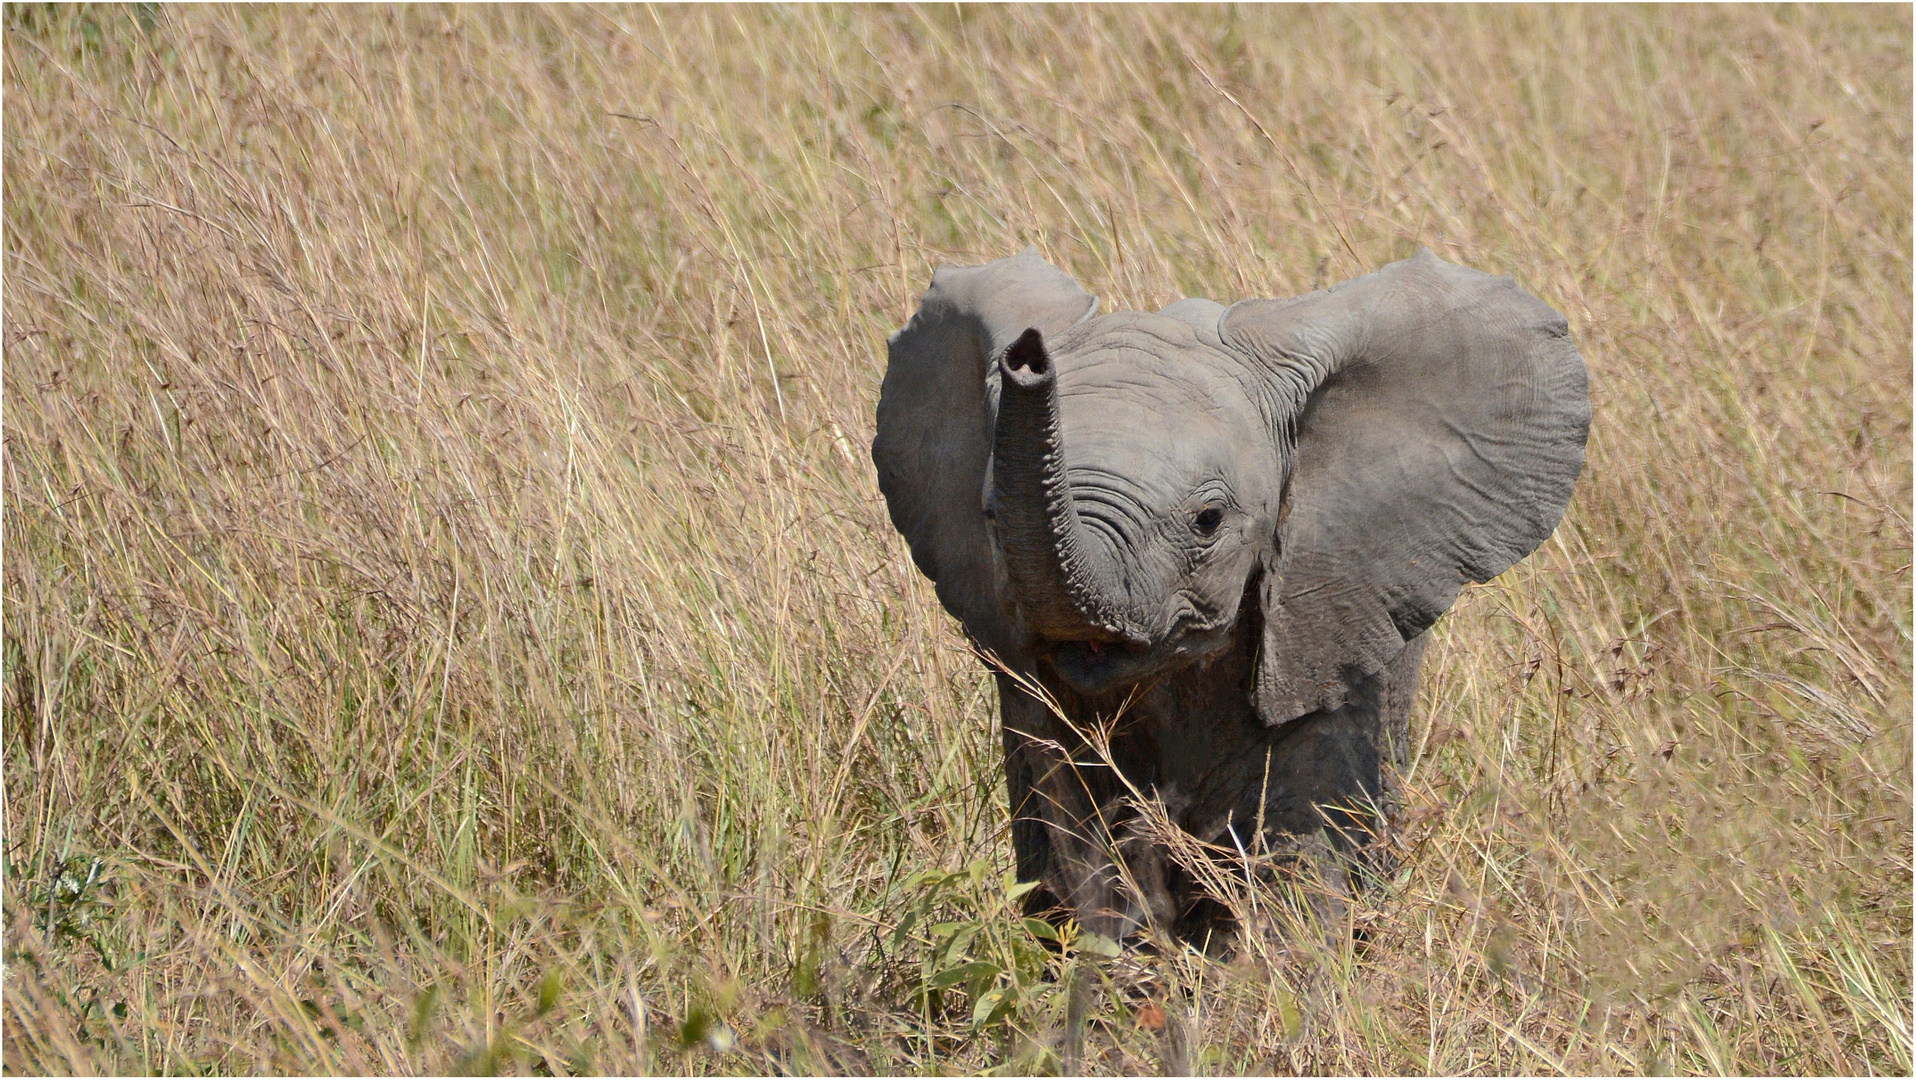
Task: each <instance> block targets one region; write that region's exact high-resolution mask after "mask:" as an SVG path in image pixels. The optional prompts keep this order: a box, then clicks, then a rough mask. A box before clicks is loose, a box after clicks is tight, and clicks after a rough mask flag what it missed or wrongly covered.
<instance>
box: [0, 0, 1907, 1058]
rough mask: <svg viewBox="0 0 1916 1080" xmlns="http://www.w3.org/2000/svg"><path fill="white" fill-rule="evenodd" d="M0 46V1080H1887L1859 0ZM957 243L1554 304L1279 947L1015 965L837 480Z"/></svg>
mask: <svg viewBox="0 0 1916 1080" xmlns="http://www.w3.org/2000/svg"><path fill="white" fill-rule="evenodd" d="M4 66H5V72H4V93H5V116H4V214H5V261H4V275H5V278H4V327H5V355H4V363H5V373H4V434H5V448H4V489H3V490H4V605H5V608H4V678H3V680H0V681H3V682H4V742H3V747H0V748H3V749H4V757H5V765H4V778H5V802H4V814H5V818H4V833H5V844H4V855H5V863H4V917H5V923H4V925H5V954H4V983H0V997H3V998H4V1027H5V1035H4V1064H5V1067H6V1069H7V1070H8V1071H13V1072H118V1071H130V1072H259V1071H273V1072H336V1071H346V1072H375V1073H388V1072H391V1073H404V1072H435V1071H442V1070H470V1071H520V1072H534V1073H538V1072H550V1073H561V1072H565V1071H568V1070H569V1071H574V1072H593V1071H601V1072H632V1071H645V1070H651V1071H661V1072H679V1071H690V1072H746V1073H755V1072H777V1071H805V1072H811V1071H823V1072H839V1071H850V1072H860V1071H884V1072H907V1073H919V1072H927V1073H930V1072H954V1071H956V1072H979V1071H989V1070H1000V1071H1048V1070H1056V1069H1060V1068H1067V1067H1069V1068H1078V1069H1083V1070H1086V1071H1091V1072H1136V1071H1148V1070H1154V1069H1158V1068H1171V1069H1177V1070H1197V1071H1203V1072H1290V1071H1330V1072H1355V1073H1366V1072H1437V1073H1448V1072H1507V1071H1517V1072H1560V1071H1562V1072H1591V1071H1595V1072H1653V1071H1680V1072H1686V1073H1720V1072H1756V1073H1771V1072H1787V1073H1871V1072H1879V1073H1905V1074H1906V1073H1908V1072H1909V1071H1910V1069H1911V1068H1912V1061H1911V1010H1910V1001H1911V996H1910V995H1911V812H1912V807H1911V762H1910V754H1911V689H1910V688H1911V638H1910V633H1911V603H1910V597H1911V583H1910V550H1911V533H1910V490H1911V430H1910V421H1911V361H1910V356H1911V352H1910V350H1911V321H1910V314H1911V277H1910V251H1911V230H1910V217H1911V184H1910V177H1911V166H1910V162H1911V151H1912V146H1911V106H1910V101H1911V23H1910V12H1909V9H1908V8H1906V7H1847V6H1845V7H1818V8H1808V9H1796V8H1791V9H1775V8H1767V7H1727V8H1720V7H1710V8H1669V9H1657V8H1629V9H1621V8H1610V7H1590V8H1533V7H1496V8H1459V7H1444V8H1377V7H1361V8H1335V9H1313V8H1302V9H1299V8H1278V9H1258V8H1245V9H1237V8H1229V9H1223V8H1150V9H1119V8H1098V7H1089V8H1085V7H1079V8H1057V9H1038V8H1012V9H1004V8H998V9H972V8H954V7H946V6H940V7H936V8H933V7H924V8H883V9H870V8H859V9H844V8H819V7H792V8H787V7H778V8H749V9H729V8H697V9H677V8H616V9H615V8H539V7H515V8H510V9H492V8H473V7H460V8H443V9H442V8H428V7H404V8H336V7H320V8H305V7H302V8H290V7H285V8H282V7H171V6H165V7H160V6H150V5H149V6H134V7H103V6H96V7H79V8H73V7H53V6H42V5H9V6H8V7H7V8H6V13H5V38H4ZM1027 243H1035V244H1037V245H1038V246H1039V247H1040V249H1041V250H1042V251H1043V252H1044V254H1045V255H1046V257H1047V258H1049V259H1051V260H1052V261H1053V262H1055V263H1057V264H1058V265H1059V266H1061V267H1063V268H1064V269H1066V270H1067V271H1069V272H1070V273H1072V274H1073V275H1074V276H1076V277H1077V278H1078V279H1079V280H1080V281H1082V282H1083V283H1084V284H1085V286H1086V287H1087V288H1088V289H1090V290H1091V291H1092V292H1094V293H1097V294H1100V295H1101V296H1102V297H1103V298H1104V301H1105V303H1106V305H1107V308H1139V307H1146V308H1149V307H1156V306H1158V305H1161V304H1163V303H1166V302H1168V301H1170V300H1173V299H1176V298H1179V297H1182V296H1186V295H1202V296H1212V297H1217V298H1221V299H1227V300H1228V299H1233V298H1238V297H1244V296H1283V295H1291V294H1295V293H1298V292H1302V291H1307V290H1310V289H1312V288H1314V287H1318V286H1321V285H1324V284H1327V283H1330V282H1334V281H1338V280H1341V279H1344V278H1347V277H1351V276H1355V275H1357V274H1359V273H1362V272H1365V271H1367V270H1370V269H1374V268H1376V267H1377V266H1379V265H1381V264H1383V263H1385V262H1387V261H1390V260H1392V259H1396V258H1400V257H1403V256H1406V255H1409V254H1410V253H1412V252H1413V251H1414V250H1416V248H1417V247H1419V246H1423V245H1428V246H1430V247H1432V248H1434V249H1435V250H1436V251H1437V253H1438V254H1440V255H1442V256H1443V257H1444V258H1447V259H1450V260H1452V261H1455V262H1460V263H1464V264H1466V265H1471V266H1475V267H1478V268H1482V269H1486V270H1491V271H1494V272H1499V273H1508V274H1512V275H1514V276H1515V277H1516V279H1517V281H1518V282H1519V283H1520V284H1522V285H1523V286H1524V287H1525V288H1526V289H1528V290H1529V291H1531V292H1533V293H1535V294H1537V295H1538V296H1540V297H1542V298H1544V299H1545V300H1546V301H1547V302H1549V303H1551V304H1552V305H1553V306H1555V307H1556V308H1558V309H1559V310H1560V311H1562V312H1563V313H1564V314H1565V315H1566V316H1567V317H1568V318H1569V321H1570V325H1571V329H1572V331H1573V333H1574V334H1575V336H1576V338H1577V340H1578V341H1579V343H1580V344H1581V346H1582V349H1583V352H1584V355H1585V357H1586V359H1587V360H1588V362H1589V365H1590V370H1591V391H1592V397H1593V401H1594V404H1595V417H1596V419H1595V423H1594V426H1593V429H1592V433H1591V441H1590V452H1589V459H1588V465H1587V468H1586V471H1585V474H1584V476H1583V479H1582V481H1581V483H1580V485H1579V488H1578V492H1577V495H1576V498H1575V500H1574V502H1573V503H1572V505H1571V508H1570V511H1569V513H1568V515H1567V517H1566V518H1565V520H1564V522H1563V524H1562V526H1561V527H1560V528H1559V529H1558V530H1557V533H1556V535H1555V537H1554V538H1553V539H1552V540H1551V541H1550V542H1549V543H1547V544H1546V545H1545V546H1544V547H1543V548H1542V549H1541V550H1539V551H1538V552H1537V553H1536V554H1535V555H1534V556H1532V557H1531V558H1530V559H1528V560H1527V561H1525V562H1524V563H1522V564H1520V565H1519V566H1518V567H1516V568H1515V569H1513V570H1511V571H1510V572H1508V573H1506V574H1504V575H1503V576H1502V577H1500V578H1499V579H1497V580H1496V581H1494V582H1492V583H1490V584H1488V585H1484V586H1479V587H1474V588H1471V589H1469V590H1467V591H1466V593H1465V595H1464V596H1463V597H1462V599H1461V600H1460V601H1459V603H1458V605H1457V607H1456V608H1455V609H1454V611H1453V612H1452V613H1451V614H1450V615H1449V616H1448V617H1447V618H1446V619H1445V620H1443V621H1442V622H1440V623H1439V624H1438V626H1437V628H1436V629H1435V630H1434V631H1433V644H1432V647H1431V650H1430V653H1429V655H1428V657H1427V659H1426V661H1425V679H1424V684H1423V688H1422V696H1421V701H1420V705H1419V709H1418V713H1417V719H1416V722H1415V723H1416V727H1415V729H1414V730H1415V733H1416V744H1417V753H1416V756H1415V760H1414V762H1413V763H1412V764H1411V765H1410V766H1409V767H1408V768H1407V769H1406V770H1405V771H1404V774H1403V776H1402V785H1403V790H1404V793H1405V794H1404V802H1405V809H1404V813H1403V816H1402V819H1401V827H1400V828H1399V829H1398V830H1397V832H1396V834H1395V837H1394V840H1393V843H1394V844H1395V845H1396V848H1397V855H1398V862H1397V867H1398V869H1397V872H1396V874H1395V876H1394V877H1393V878H1392V879H1391V880H1389V881H1387V882H1385V883H1383V884H1382V885H1381V886H1380V887H1379V888H1377V889H1375V890H1373V891H1371V892H1369V893H1366V894H1364V895H1362V896H1360V897H1359V898H1358V899H1357V900H1356V901H1355V902H1353V903H1352V904H1351V905H1350V906H1349V908H1348V910H1347V911H1345V912H1344V913H1343V914H1342V915H1341V918H1343V919H1345V920H1347V921H1348V922H1349V923H1350V924H1351V925H1350V926H1348V927H1344V926H1339V927H1332V928H1329V929H1330V931H1331V932H1328V933H1326V932H1320V931H1323V930H1324V929H1325V928H1324V927H1322V926H1311V925H1306V923H1308V921H1309V919H1310V916H1309V915H1308V912H1309V911H1310V910H1311V908H1310V907H1309V906H1308V905H1305V906H1296V905H1293V906H1289V907H1287V906H1286V900H1285V897H1284V896H1283V895H1281V894H1278V893H1270V892H1268V891H1266V892H1265V893H1263V894H1260V893H1252V892H1246V893H1242V894H1238V895H1236V897H1235V899H1234V901H1233V902H1236V903H1239V904H1241V905H1242V904H1269V905H1272V909H1273V910H1274V911H1278V912H1279V913H1280V914H1283V913H1286V912H1288V913H1289V914H1287V915H1285V916H1284V917H1285V918H1289V919H1291V920H1292V921H1293V922H1294V923H1296V925H1294V926H1293V927H1292V932H1290V933H1288V934H1278V935H1267V936H1264V937H1259V938H1256V939H1255V940H1252V941H1250V942H1249V943H1248V944H1247V945H1246V947H1245V948H1243V949H1240V950H1239V951H1238V952H1237V954H1236V955H1235V956H1233V957H1229V958H1205V957H1203V956H1200V955H1197V954H1195V953H1191V952H1180V951H1176V950H1171V949H1166V950H1160V951H1152V950H1149V949H1137V948H1132V949H1127V950H1118V949H1116V948H1114V947H1112V946H1111V945H1110V943H1107V942H1103V941H1097V940H1092V939H1088V938H1086V937H1083V936H1076V935H1073V933H1072V932H1071V927H1069V926H1066V927H1065V928H1064V931H1063V933H1062V934H1059V933H1058V932H1057V931H1055V930H1053V929H1052V928H1050V927H1049V926H1048V925H1047V924H1042V923H1027V922H1024V921H1022V920H1021V919H1020V918H1019V917H1018V915H1017V903H1016V900H1015V894H1016V893H1017V891H1018V890H1017V888H1016V885H1015V882H1012V881H1009V880H1008V879H1007V877H1006V874H1007V871H1008V869H1009V866H1010V850H1009V841H1008V838H1007V821H1006V808H1005V796H1004V787H1003V778H1002V772H1001V764H1000V755H999V746H998V733H997V731H996V727H995V723H996V721H995V718H994V709H995V706H994V704H993V703H994V701H995V696H994V694H993V692H992V686H991V682H990V679H989V677H988V676H987V674H986V673H985V671H984V669H983V668H982V667H981V666H980V665H979V664H978V663H976V662H975V661H974V660H973V658H972V657H971V656H970V655H968V653H967V650H966V646H965V644H964V642H963V640H962V638H961V636H960V635H959V633H958V632H957V630H956V627H955V624H954V623H953V622H952V621H951V620H950V619H949V617H947V616H946V615H945V614H944V613H943V612H942V611H941V610H940V609H939V606H938V604H937V602H936V600H935V598H934V597H933V595H932V591H931V589H930V587H929V585H928V584H927V583H926V582H925V581H924V580H922V579H921V578H920V577H919V575H918V574H917V572H916V571H915V570H914V569H913V567H912V565H911V563H910V560H909V558H908V556H907V553H906V550H905V547H904V544H903V542H902V541H901V540H900V539H899V538H898V537H897V535H896V534H895V533H894V532H893V530H892V529H891V527H890V524H889V523H888V521H887V520H886V516H885V510H884V506H883V503H882V500H881V499H880V497H879V494H878V491H877V487H876V484H875V481H874V476H873V470H872V466H871V464H870V461H869V459H868V456H867V451H866V447H867V445H868V443H869V440H870V437H871V429H872V410H873V403H874V401H875V399H876V395H877V388H878V380H879V377H880V374H881V371H882V368H883V363H884V340H885V337H886V335H887V334H888V333H889V332H890V331H892V330H893V329H895V328H896V327H898V326H899V325H900V324H901V323H902V322H903V321H904V319H905V318H906V317H907V316H908V314H909V313H910V312H911V310H912V309H913V307H914V306H915V304H916V301H917V298H918V296H919V295H920V294H921V293H922V291H923V289H924V288H925V286H926V284H927V283H928V281H929V277H930V273H931V270H932V268H933V267H934V266H935V265H937V264H939V263H941V262H982V261H984V260H986V259H990V258H996V257H999V256H1002V255H1005V254H1009V253H1011V252H1013V251H1015V250H1017V249H1018V248H1020V247H1022V246H1024V245H1025V244H1027ZM1279 921H1280V922H1281V921H1283V920H1282V919H1280V920H1279ZM1352 930H1357V931H1361V933H1355V934H1354V933H1352V932H1351V931H1352Z"/></svg>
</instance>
